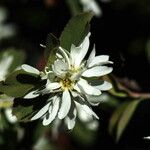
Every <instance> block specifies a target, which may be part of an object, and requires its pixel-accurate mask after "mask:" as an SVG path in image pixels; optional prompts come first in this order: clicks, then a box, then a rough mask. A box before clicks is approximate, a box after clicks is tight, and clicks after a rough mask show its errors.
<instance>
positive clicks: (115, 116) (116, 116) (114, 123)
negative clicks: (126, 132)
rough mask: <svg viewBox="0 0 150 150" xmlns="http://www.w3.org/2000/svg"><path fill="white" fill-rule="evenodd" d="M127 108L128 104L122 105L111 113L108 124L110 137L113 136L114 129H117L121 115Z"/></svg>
mask: <svg viewBox="0 0 150 150" xmlns="http://www.w3.org/2000/svg"><path fill="white" fill-rule="evenodd" d="M127 106H128V103H127V102H126V103H123V104H122V105H121V106H119V107H118V109H116V110H115V112H114V113H113V115H112V117H111V119H110V122H109V133H110V134H111V135H113V134H114V132H115V129H116V127H117V124H118V121H119V119H120V117H121V115H122V114H123V112H124V110H125V108H126V107H127Z"/></svg>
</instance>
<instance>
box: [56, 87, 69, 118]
mask: <svg viewBox="0 0 150 150" xmlns="http://www.w3.org/2000/svg"><path fill="white" fill-rule="evenodd" d="M70 107H71V97H70V93H69V91H68V90H65V91H64V92H63V95H62V102H61V106H60V109H59V112H58V118H59V119H63V118H65V117H66V115H67V114H68V112H69V110H70Z"/></svg>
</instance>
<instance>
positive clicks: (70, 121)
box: [65, 104, 77, 130]
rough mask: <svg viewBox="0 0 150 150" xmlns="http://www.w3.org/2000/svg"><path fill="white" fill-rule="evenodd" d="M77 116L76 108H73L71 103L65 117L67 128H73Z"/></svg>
mask: <svg viewBox="0 0 150 150" xmlns="http://www.w3.org/2000/svg"><path fill="white" fill-rule="evenodd" d="M76 116H77V110H76V108H75V105H74V104H73V106H72V108H71V110H70V112H69V114H68V116H67V117H66V118H65V123H66V125H67V127H68V129H69V130H71V129H73V128H74V126H75V123H76V122H75V120H76Z"/></svg>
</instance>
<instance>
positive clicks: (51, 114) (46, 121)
mask: <svg viewBox="0 0 150 150" xmlns="http://www.w3.org/2000/svg"><path fill="white" fill-rule="evenodd" d="M59 102H60V98H58V97H57V98H56V99H54V100H53V105H52V109H51V110H50V111H49V116H48V118H46V116H45V117H44V119H43V125H44V126H46V125H48V124H50V123H51V122H52V121H53V120H54V119H55V117H56V115H57V112H58V109H59Z"/></svg>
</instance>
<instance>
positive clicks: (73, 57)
mask: <svg viewBox="0 0 150 150" xmlns="http://www.w3.org/2000/svg"><path fill="white" fill-rule="evenodd" d="M80 49H81V48H80V47H76V46H75V45H74V44H72V45H71V50H70V57H71V64H72V65H74V64H75V60H76V58H77V56H78V54H79V51H80Z"/></svg>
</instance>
